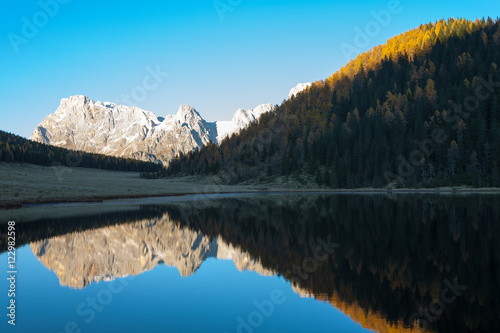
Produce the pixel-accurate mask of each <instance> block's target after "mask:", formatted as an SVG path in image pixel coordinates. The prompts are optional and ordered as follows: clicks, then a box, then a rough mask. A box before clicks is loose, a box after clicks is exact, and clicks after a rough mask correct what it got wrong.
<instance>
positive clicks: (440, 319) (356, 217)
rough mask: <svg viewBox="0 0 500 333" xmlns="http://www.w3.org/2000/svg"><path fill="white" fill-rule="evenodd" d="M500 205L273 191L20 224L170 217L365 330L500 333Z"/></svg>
mask: <svg viewBox="0 0 500 333" xmlns="http://www.w3.org/2000/svg"><path fill="white" fill-rule="evenodd" d="M497 202H498V197H495V196H469V197H459V196H456V197H441V196H427V197H423V196H397V197H392V198H389V197H383V196H361V195H338V196H312V195H307V196H305V195H304V196H265V197H250V198H244V199H223V200H210V201H204V202H196V203H194V204H193V203H188V202H186V203H176V204H170V205H168V206H144V207H141V208H140V210H137V211H132V212H131V211H128V212H125V213H116V212H115V213H105V214H96V215H93V216H82V217H79V218H74V217H71V218H59V219H56V220H51V219H45V220H40V221H36V222H32V223H26V224H19V231H18V233H19V237H20V241H21V242H22V243H29V242H34V241H39V240H43V239H45V238H50V237H54V236H57V235H67V234H69V233H74V232H82V231H85V230H93V229H96V228H102V227H110V228H113V226H117V225H118V226H119V225H121V224H123V223H130V222H136V221H139V220H145V219H146V220H148V219H149V220H151V221H153V220H159V219H162V218H163V219H164V218H165V216H168V220H169V221H171V222H172V223H173V224H174V225H176V226H177V227H178V228H179V230H182V229H185V228H186V227H187V228H188V229H189V230H191V231H195V232H198V233H200V234H203V235H205V236H208V237H209V238H210V239H212V238H213V239H215V238H218V239H219V240H221V241H223V242H224V243H226V244H229V245H230V246H234V247H235V248H238V249H239V250H241V251H242V252H244V253H248V254H249V255H250V256H251V257H252V258H254V259H255V260H257V261H258V262H259V263H260V265H262V266H263V268H265V269H267V270H269V271H273V272H276V274H279V275H282V276H284V277H285V278H286V279H287V280H289V281H291V282H292V284H293V287H294V289H295V290H296V291H297V292H300V293H301V294H303V295H308V296H312V297H315V298H317V299H320V300H323V301H327V302H330V303H331V304H332V305H334V306H336V307H338V308H340V309H341V310H342V311H344V312H346V313H347V314H349V315H350V316H351V317H352V318H353V319H354V320H355V321H358V322H360V323H361V324H362V325H363V326H364V327H367V328H371V329H374V330H377V331H379V332H398V331H403V330H408V331H410V330H412V329H408V328H406V329H405V328H404V327H408V324H409V321H410V317H412V315H413V317H414V318H415V317H416V318H421V319H422V320H421V324H425V325H426V326H427V328H428V329H429V330H436V331H439V332H472V331H484V332H494V331H499V330H500V324H499V322H500V317H499V314H500V305H499V300H498V299H499V296H500V292H499V291H500V290H499V287H500V281H499V278H498V276H497V274H498V273H497V272H498V271H499V269H500V259H499V255H500V247H499V246H498V241H500V233H499V232H500V226H498V223H499V222H500V207H499V205H498V204H497ZM322 241H324V242H331V243H337V244H340V246H338V247H336V248H335V250H334V251H333V253H332V255H331V256H329V257H328V258H327V259H326V260H323V258H321V260H310V259H311V258H314V257H315V255H316V257H317V253H316V254H315V250H316V248H317V246H318V245H321V242H322ZM0 246H1V249H2V250H4V244H0ZM304 262H307V263H308V265H309V266H308V267H307V268H306V269H305V267H306V266H307V265H306V266H304ZM454 283H458V284H459V285H465V286H467V289H465V290H462V291H461V293H460V295H459V296H458V297H454V298H453V301H451V302H441V303H442V304H443V305H444V306H443V308H442V314H441V315H440V316H436V315H435V313H439V312H441V308H440V306H439V304H438V302H436V301H439V300H442V291H443V290H444V289H446V288H448V289H449V285H450V284H451V285H453V284H454ZM446 295H447V296H453V294H449V293H448V294H446ZM432 301H435V302H434V303H432V304H434V305H435V304H438V305H437V306H434V307H433V306H431V305H430V303H431V302H432ZM415 313H417V315H415ZM415 330H418V331H420V329H415Z"/></svg>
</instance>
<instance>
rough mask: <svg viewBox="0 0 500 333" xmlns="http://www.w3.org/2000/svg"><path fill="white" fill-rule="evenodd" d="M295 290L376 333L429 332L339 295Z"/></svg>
mask: <svg viewBox="0 0 500 333" xmlns="http://www.w3.org/2000/svg"><path fill="white" fill-rule="evenodd" d="M292 288H293V290H294V291H295V292H296V293H297V294H300V296H301V297H303V298H306V297H314V298H315V299H317V300H319V301H322V302H325V303H328V304H330V305H331V306H333V307H335V308H337V309H339V310H340V311H342V312H343V313H344V314H345V315H347V316H348V317H349V318H351V319H352V320H353V321H354V322H356V323H358V324H360V325H361V326H362V327H363V328H366V329H369V330H372V331H375V332H377V333H399V332H403V333H420V332H427V331H426V330H424V329H422V328H420V327H413V328H411V327H406V326H407V325H405V324H404V323H403V322H402V321H398V322H392V323H390V322H388V321H387V319H386V318H385V317H384V315H383V314H382V313H379V312H376V311H373V310H371V309H364V308H363V307H361V306H360V305H359V304H358V302H357V301H356V300H350V301H346V300H342V299H341V297H339V296H338V295H334V296H331V297H330V296H328V295H327V294H313V293H311V292H309V291H306V290H302V289H300V287H297V286H296V285H293V286H292Z"/></svg>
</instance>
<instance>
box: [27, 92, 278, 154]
mask: <svg viewBox="0 0 500 333" xmlns="http://www.w3.org/2000/svg"><path fill="white" fill-rule="evenodd" d="M273 109H274V106H273V105H272V104H263V105H259V106H257V107H256V108H254V109H250V110H242V109H239V110H237V111H236V113H235V114H234V116H233V119H232V120H231V121H222V122H207V121H205V120H204V119H203V118H202V117H201V115H200V114H199V113H198V111H196V110H195V109H194V108H192V107H190V106H188V105H181V106H180V108H179V110H178V112H177V113H176V114H175V115H167V116H166V117H165V118H159V117H157V116H156V115H155V114H154V113H152V112H149V111H145V110H142V109H140V108H138V107H130V106H125V105H116V104H114V103H110V102H105V103H101V102H98V101H93V100H92V99H90V98H88V97H87V96H82V95H77V96H72V97H70V98H64V99H62V100H61V104H60V106H59V108H58V109H57V110H56V111H55V112H54V113H53V114H50V115H49V116H47V117H46V118H45V119H44V120H43V121H42V123H40V125H38V126H37V128H36V129H35V130H34V132H33V134H32V135H31V139H32V140H34V141H38V142H42V143H46V144H50V145H54V146H59V147H64V148H68V149H76V150H83V151H86V152H90V153H99V154H107V155H112V156H118V157H126V158H135V159H139V160H145V161H153V162H160V163H165V164H168V163H169V161H170V160H171V159H173V158H174V157H175V156H176V155H177V154H178V153H180V152H182V153H188V152H189V151H192V150H194V149H199V148H201V147H203V146H204V145H206V144H208V143H209V142H213V143H219V142H220V141H221V140H223V139H224V138H225V137H227V136H230V135H231V134H233V133H237V132H239V131H240V130H241V129H243V128H245V127H246V126H248V125H249V124H250V123H251V122H254V121H255V120H257V119H258V118H259V117H260V116H261V115H262V114H263V113H265V112H269V111H272V110H273Z"/></svg>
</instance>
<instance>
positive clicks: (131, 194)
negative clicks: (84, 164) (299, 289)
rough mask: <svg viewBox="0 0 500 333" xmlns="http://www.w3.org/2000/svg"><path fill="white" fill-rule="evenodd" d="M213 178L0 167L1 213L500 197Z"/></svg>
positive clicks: (450, 190) (459, 190) (463, 190)
mask: <svg viewBox="0 0 500 333" xmlns="http://www.w3.org/2000/svg"><path fill="white" fill-rule="evenodd" d="M218 181H220V179H219V178H217V177H216V176H208V177H199V176H189V177H182V178H163V179H143V178H140V177H139V174H138V173H135V172H118V171H104V170H96V169H85V168H61V167H57V168H54V167H42V166H37V165H32V164H26V163H4V162H0V189H1V190H0V210H6V209H17V208H21V207H23V206H27V205H49V204H64V203H68V204H69V203H99V202H103V201H107V200H118V199H141V198H150V197H179V196H183V195H216V194H230V193H233V194H237V193H241V194H243V193H253V194H269V193H282V194H287V193H290V194H294V193H295V194H298V193H304V194H307V193H317V194H367V195H391V194H446V195H455V194H456V195H471V194H500V188H494V187H482V188H473V187H469V186H457V187H438V188H398V189H394V188H357V189H328V188H321V187H319V188H318V187H314V186H312V185H309V186H307V185H306V186H302V185H300V184H297V183H292V182H286V181H282V182H277V183H273V184H245V185H218Z"/></svg>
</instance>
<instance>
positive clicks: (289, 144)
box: [167, 18, 500, 188]
mask: <svg viewBox="0 0 500 333" xmlns="http://www.w3.org/2000/svg"><path fill="white" fill-rule="evenodd" d="M499 65H500V25H499V21H498V19H497V20H495V21H493V20H492V19H490V18H488V19H487V20H484V19H483V20H476V21H475V22H473V21H467V20H464V19H462V20H457V19H450V20H448V21H444V20H442V21H439V22H436V23H430V24H427V25H422V26H420V27H419V28H417V29H414V30H411V31H409V32H406V33H404V34H402V35H400V36H397V37H394V38H392V39H390V40H389V41H388V42H387V44H385V45H383V46H378V47H375V48H374V49H373V50H371V51H368V52H366V53H363V54H361V55H360V56H358V57H357V58H356V59H354V60H352V61H351V62H349V63H348V64H347V65H346V66H345V67H343V68H342V69H341V70H339V71H338V72H337V73H335V74H334V75H332V76H331V77H330V78H328V79H326V80H324V81H318V82H316V83H314V84H313V85H312V87H310V88H309V89H307V90H306V91H304V92H302V93H300V94H298V95H297V96H296V97H294V98H291V99H289V100H287V101H284V102H283V103H282V104H281V105H280V106H278V107H277V108H276V110H275V112H271V113H268V114H265V115H263V116H262V117H261V118H260V120H259V121H258V122H256V123H254V124H252V125H251V126H249V127H248V128H247V129H245V130H243V131H242V132H240V134H239V135H233V136H232V137H230V138H228V139H226V140H224V141H223V142H222V143H221V144H220V146H216V145H208V146H205V147H204V148H202V149H200V150H198V151H194V152H191V153H188V154H185V155H184V154H181V155H180V156H179V157H178V158H177V159H176V160H174V161H172V163H170V165H169V167H168V170H167V174H168V175H185V174H221V175H225V176H226V177H227V178H226V179H227V181H228V182H230V183H235V182H242V181H246V180H249V179H262V180H266V179H273V178H275V177H278V176H291V177H294V176H297V177H299V178H300V176H302V175H308V176H310V177H314V179H315V181H316V182H317V183H318V184H319V185H325V186H328V187H333V188H353V187H383V186H386V185H387V184H388V183H392V184H394V185H396V186H431V187H432V186H439V185H456V184H468V185H476V186H500V172H499V168H500V109H499V108H500V105H499V99H500V74H499V69H498V66H499Z"/></svg>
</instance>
